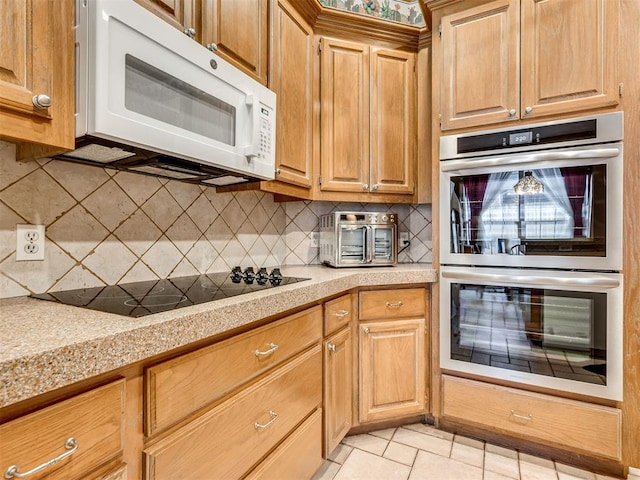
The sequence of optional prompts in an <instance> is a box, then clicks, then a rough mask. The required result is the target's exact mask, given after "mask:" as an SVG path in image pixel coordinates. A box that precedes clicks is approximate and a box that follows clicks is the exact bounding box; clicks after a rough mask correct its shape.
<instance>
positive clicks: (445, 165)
mask: <svg viewBox="0 0 640 480" xmlns="http://www.w3.org/2000/svg"><path fill="white" fill-rule="evenodd" d="M618 155H620V149H619V148H615V147H612V148H594V149H590V150H570V151H564V152H542V153H531V154H527V155H512V156H509V157H495V158H485V159H474V158H471V159H465V160H448V161H444V162H440V170H441V171H443V172H456V171H460V170H468V169H474V168H486V167H499V166H504V165H520V164H523V163H535V162H544V161H552V160H575V159H581V158H612V157H617V156H618Z"/></svg>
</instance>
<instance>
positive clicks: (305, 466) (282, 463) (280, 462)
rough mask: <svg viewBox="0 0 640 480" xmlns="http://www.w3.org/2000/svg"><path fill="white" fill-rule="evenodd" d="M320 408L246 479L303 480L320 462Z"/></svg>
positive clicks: (313, 471) (318, 466) (310, 475)
mask: <svg viewBox="0 0 640 480" xmlns="http://www.w3.org/2000/svg"><path fill="white" fill-rule="evenodd" d="M321 439H322V410H321V409H318V410H316V412H315V413H314V414H313V415H311V416H310V417H309V418H308V419H307V420H305V422H304V423H303V424H302V425H300V426H299V427H298V428H297V429H296V431H295V432H293V433H292V434H291V435H289V437H287V439H286V440H285V441H284V442H282V444H281V445H280V446H279V447H278V448H276V450H275V451H274V452H273V453H272V454H271V455H269V456H268V457H267V459H266V460H265V461H264V462H262V463H261V464H260V465H258V467H257V468H256V469H255V470H253V471H252V472H251V473H250V474H249V476H247V477H246V478H245V480H257V479H263V480H274V479H278V480H304V479H307V478H311V477H312V476H313V474H314V473H315V472H316V470H318V468H320V465H321V464H322V446H321V443H322V442H321Z"/></svg>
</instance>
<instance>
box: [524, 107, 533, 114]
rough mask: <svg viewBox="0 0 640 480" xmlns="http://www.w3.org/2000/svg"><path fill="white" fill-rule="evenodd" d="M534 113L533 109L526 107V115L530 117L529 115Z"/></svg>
mask: <svg viewBox="0 0 640 480" xmlns="http://www.w3.org/2000/svg"><path fill="white" fill-rule="evenodd" d="M532 111H533V107H526V108H525V109H524V114H525V115H528V114H530V113H531V112H532Z"/></svg>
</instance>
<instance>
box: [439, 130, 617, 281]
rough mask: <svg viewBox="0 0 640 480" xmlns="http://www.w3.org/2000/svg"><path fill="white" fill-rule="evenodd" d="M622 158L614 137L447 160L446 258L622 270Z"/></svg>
mask: <svg viewBox="0 0 640 480" xmlns="http://www.w3.org/2000/svg"><path fill="white" fill-rule="evenodd" d="M622 158H623V156H622V143H612V144H605V145H597V146H588V147H571V148H563V149H555V150H543V151H537V152H524V153H512V154H509V155H496V156H485V157H476V158H469V159H455V160H443V161H441V162H440V212H439V213H440V222H441V224H440V227H441V229H440V232H441V235H440V252H441V253H440V255H441V263H442V264H445V265H447V264H450V265H487V266H518V267H535V268H567V269H587V270H620V269H621V268H622V235H621V233H622V229H621V228H620V226H621V225H622V204H623V194H622V171H623V169H622ZM523 183H524V184H525V187H524V190H525V191H527V186H526V184H527V183H528V184H529V187H530V188H529V192H533V193H523V192H522V189H521V186H522V184H523Z"/></svg>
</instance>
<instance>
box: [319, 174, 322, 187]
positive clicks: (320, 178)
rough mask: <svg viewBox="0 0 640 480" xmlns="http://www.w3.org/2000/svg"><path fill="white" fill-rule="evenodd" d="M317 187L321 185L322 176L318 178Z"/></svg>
mask: <svg viewBox="0 0 640 480" xmlns="http://www.w3.org/2000/svg"><path fill="white" fill-rule="evenodd" d="M318 185H322V175H320V176H319V177H318Z"/></svg>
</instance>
